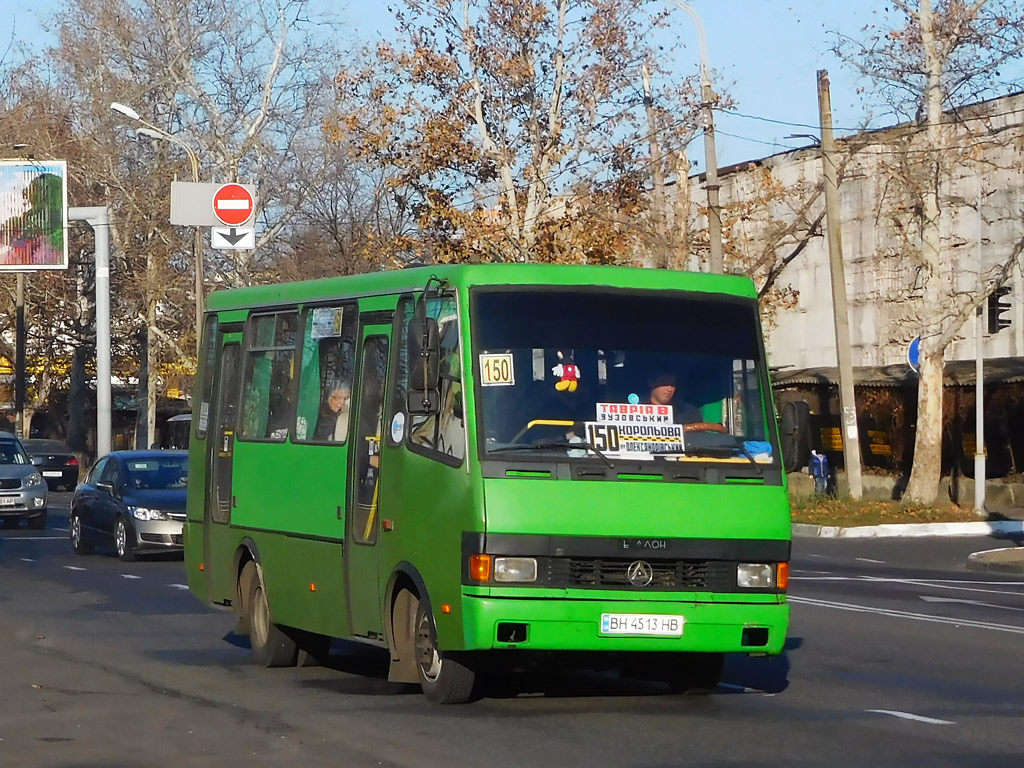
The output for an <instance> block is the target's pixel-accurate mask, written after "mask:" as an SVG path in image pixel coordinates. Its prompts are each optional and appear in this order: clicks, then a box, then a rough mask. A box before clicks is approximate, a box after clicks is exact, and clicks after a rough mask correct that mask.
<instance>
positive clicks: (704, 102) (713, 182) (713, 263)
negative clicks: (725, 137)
mask: <svg viewBox="0 0 1024 768" xmlns="http://www.w3.org/2000/svg"><path fill="white" fill-rule="evenodd" d="M668 2H670V3H672V5H674V6H676V7H677V8H679V9H680V10H682V11H685V12H686V14H687V15H688V16H689V17H690V18H691V19H692V20H693V23H694V26H696V27H697V38H698V40H699V41H700V98H701V106H702V107H703V108H704V166H705V170H704V174H705V185H704V187H705V189H706V190H707V193H708V243H709V245H710V248H711V258H710V260H709V262H708V269H709V271H711V272H717V273H721V272H723V271H725V260H724V257H723V255H722V213H721V207H720V206H719V203H718V157H717V156H716V155H715V114H714V110H713V109H712V105H713V104H714V96H715V95H714V92H713V91H712V90H711V70H710V67H709V66H708V47H707V42H706V41H705V38H704V25H703V24H702V23H701V20H700V16H698V15H697V12H696V11H695V10H693V8H691V7H690V5H689V4H688V3H686V2H684V0H668Z"/></svg>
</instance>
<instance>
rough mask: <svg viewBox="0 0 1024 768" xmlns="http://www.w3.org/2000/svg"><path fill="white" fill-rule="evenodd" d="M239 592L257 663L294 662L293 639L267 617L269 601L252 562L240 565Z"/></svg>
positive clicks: (288, 664)
mask: <svg viewBox="0 0 1024 768" xmlns="http://www.w3.org/2000/svg"><path fill="white" fill-rule="evenodd" d="M239 585H240V590H239V591H240V592H241V594H243V595H245V602H244V603H243V605H244V610H245V614H246V620H247V623H248V625H249V641H250V643H251V644H252V655H253V657H254V658H255V659H256V663H257V664H259V665H260V666H261V667H291V666H294V665H295V661H296V659H297V657H298V653H299V649H298V646H297V645H296V644H295V641H294V640H293V639H292V638H291V637H289V636H288V635H287V634H286V633H285V632H284V630H283V629H281V627H279V626H278V625H277V624H275V623H274V622H273V621H271V619H270V604H269V603H268V602H267V593H266V590H265V589H264V586H263V581H262V579H260V574H259V571H258V570H257V568H256V564H255V563H254V562H251V561H250V562H248V563H246V564H245V567H244V568H242V574H241V576H240V577H239Z"/></svg>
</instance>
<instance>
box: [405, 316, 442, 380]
mask: <svg viewBox="0 0 1024 768" xmlns="http://www.w3.org/2000/svg"><path fill="white" fill-rule="evenodd" d="M440 347H441V339H440V336H439V334H438V331H437V320H435V319H434V318H432V317H413V319H412V320H410V321H409V336H408V353H409V395H410V397H411V396H412V393H413V390H421V391H422V390H436V389H437V385H438V379H439V359H440V354H441V353H440Z"/></svg>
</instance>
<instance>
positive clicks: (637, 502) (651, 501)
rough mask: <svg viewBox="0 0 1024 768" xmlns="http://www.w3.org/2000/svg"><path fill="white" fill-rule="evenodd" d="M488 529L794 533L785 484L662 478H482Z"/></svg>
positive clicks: (731, 535) (653, 534) (656, 534)
mask: <svg viewBox="0 0 1024 768" xmlns="http://www.w3.org/2000/svg"><path fill="white" fill-rule="evenodd" d="M484 488H485V494H486V503H487V531H488V533H536V534H549V535H569V536H638V537H644V538H672V537H700V538H726V539H787V540H788V539H789V538H790V536H791V533H792V522H791V519H790V513H789V499H788V497H787V495H786V491H785V489H784V488H782V487H780V486H762V485H701V484H696V483H693V484H691V483H674V482H662V481H653V482H652V481H642V480H641V481H628V480H619V481H613V482H607V481H591V482H588V481H572V482H566V481H561V480H551V479H532V478H522V477H518V478H509V479H488V480H486V481H484Z"/></svg>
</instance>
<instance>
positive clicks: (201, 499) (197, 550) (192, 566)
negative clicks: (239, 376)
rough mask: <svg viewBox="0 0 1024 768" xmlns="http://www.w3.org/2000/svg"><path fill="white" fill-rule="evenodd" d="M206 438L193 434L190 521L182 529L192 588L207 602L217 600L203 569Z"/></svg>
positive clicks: (188, 494)
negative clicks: (208, 585)
mask: <svg viewBox="0 0 1024 768" xmlns="http://www.w3.org/2000/svg"><path fill="white" fill-rule="evenodd" d="M205 456H206V440H196V439H195V437H193V438H192V440H191V442H190V444H189V452H188V483H187V484H186V490H185V511H186V514H187V521H186V523H185V526H184V529H183V530H182V535H183V536H182V543H183V544H184V547H185V573H186V576H187V579H188V588H189V590H190V591H191V592H192V594H193V595H195V596H196V597H197V598H199V599H200V600H202V601H203V602H204V603H208V602H210V601H211V600H213V597H212V596H211V595H210V594H209V592H208V591H207V588H206V576H205V575H204V574H203V572H202V571H200V570H199V564H200V563H202V562H203V507H204V505H205V504H206V462H205V461H204V458H205Z"/></svg>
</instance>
